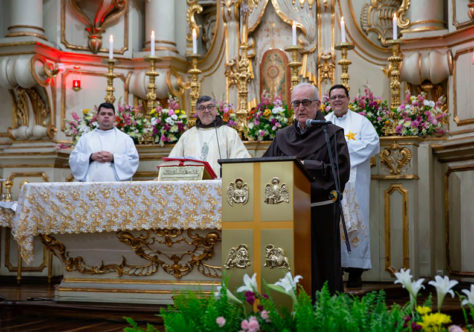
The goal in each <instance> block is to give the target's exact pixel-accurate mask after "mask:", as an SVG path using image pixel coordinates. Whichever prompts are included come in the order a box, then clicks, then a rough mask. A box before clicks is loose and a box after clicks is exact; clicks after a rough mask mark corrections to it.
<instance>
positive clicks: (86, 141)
mask: <svg viewBox="0 0 474 332" xmlns="http://www.w3.org/2000/svg"><path fill="white" fill-rule="evenodd" d="M97 122H98V124H99V128H98V129H94V130H93V131H91V132H89V133H86V134H84V135H82V137H81V138H80V139H79V142H77V144H76V146H75V148H74V151H72V152H71V155H70V156H69V165H70V167H71V171H72V174H73V175H74V178H75V179H76V180H77V181H87V182H107V181H126V180H131V179H132V176H133V174H135V172H136V171H137V168H138V152H137V149H136V148H135V143H134V142H133V140H132V139H131V138H130V136H128V135H127V134H125V133H123V132H122V131H120V130H118V129H117V128H115V108H114V105H112V104H110V103H102V104H100V106H99V108H98V109H97Z"/></svg>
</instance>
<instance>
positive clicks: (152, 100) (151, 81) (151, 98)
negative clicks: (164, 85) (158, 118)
mask: <svg viewBox="0 0 474 332" xmlns="http://www.w3.org/2000/svg"><path fill="white" fill-rule="evenodd" d="M144 59H145V61H148V62H150V67H151V68H150V70H149V71H147V72H146V73H145V75H146V76H148V86H147V89H148V92H147V94H146V112H145V116H146V117H147V118H149V116H150V112H151V110H152V109H154V108H155V106H156V93H155V89H156V87H155V79H156V77H158V76H159V75H160V74H158V72H157V71H155V63H156V62H158V61H161V59H159V58H158V57H157V56H154V55H153V56H152V55H148V56H146V57H145V58H144Z"/></svg>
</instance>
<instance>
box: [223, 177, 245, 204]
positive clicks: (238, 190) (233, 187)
mask: <svg viewBox="0 0 474 332" xmlns="http://www.w3.org/2000/svg"><path fill="white" fill-rule="evenodd" d="M248 200H249V187H248V185H247V184H246V183H244V180H242V179H236V180H235V182H234V183H230V184H229V187H228V188H227V202H228V203H229V205H230V206H234V203H235V204H242V205H245V204H247V202H248Z"/></svg>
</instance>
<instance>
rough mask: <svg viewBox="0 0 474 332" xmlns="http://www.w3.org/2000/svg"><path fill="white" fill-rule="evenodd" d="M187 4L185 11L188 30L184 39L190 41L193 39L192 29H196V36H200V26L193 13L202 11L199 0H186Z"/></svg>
mask: <svg viewBox="0 0 474 332" xmlns="http://www.w3.org/2000/svg"><path fill="white" fill-rule="evenodd" d="M186 4H187V5H188V11H187V13H186V22H188V28H189V32H188V33H187V34H186V40H187V41H188V42H192V40H193V35H192V32H193V29H194V30H196V38H197V39H199V36H201V26H200V25H197V23H196V18H195V17H194V15H196V14H200V13H202V10H203V8H202V6H201V5H200V4H199V0H186Z"/></svg>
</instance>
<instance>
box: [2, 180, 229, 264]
mask: <svg viewBox="0 0 474 332" xmlns="http://www.w3.org/2000/svg"><path fill="white" fill-rule="evenodd" d="M221 219H222V202H221V181H220V180H207V181H199V182H196V181H173V182H168V181H163V182H157V181H139V182H101V183H82V182H77V183H64V182H58V183H27V184H25V185H23V187H22V190H21V192H20V196H19V199H18V209H17V212H16V215H15V218H14V220H13V221H12V225H11V227H12V230H13V234H14V237H15V239H16V241H17V242H18V244H19V246H20V249H21V255H22V257H23V259H24V261H25V262H26V263H27V264H29V263H30V262H31V260H32V254H33V237H34V236H35V235H39V234H73V233H99V232H114V231H123V230H147V229H156V228H179V229H203V228H208V229H209V228H211V229H212V228H215V229H220V228H221V221H222V220H221Z"/></svg>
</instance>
